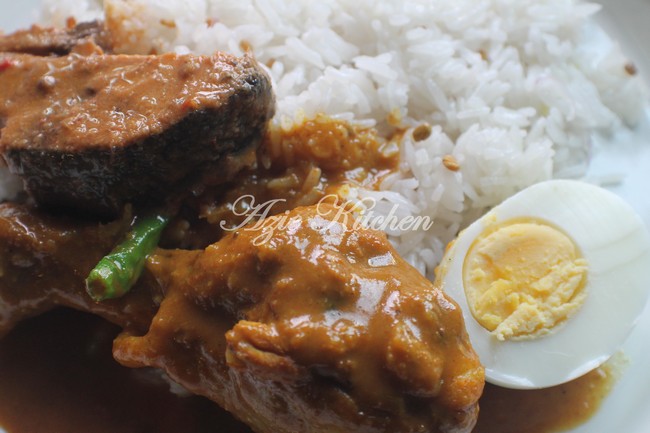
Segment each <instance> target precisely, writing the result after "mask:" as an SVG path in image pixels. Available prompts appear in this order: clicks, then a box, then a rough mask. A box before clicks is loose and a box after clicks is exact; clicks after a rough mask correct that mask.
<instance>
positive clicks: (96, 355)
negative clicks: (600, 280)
mask: <svg viewBox="0 0 650 433" xmlns="http://www.w3.org/2000/svg"><path fill="white" fill-rule="evenodd" d="M118 331H119V329H118V328H117V327H115V326H113V325H110V324H108V323H107V322H105V321H103V320H102V319H100V318H98V317H94V316H91V315H88V314H84V313H78V312H74V311H69V310H56V311H53V312H50V313H46V314H45V315H43V316H40V317H38V318H35V319H31V320H28V321H25V322H23V323H22V324H21V325H19V326H18V327H17V328H16V329H15V330H14V331H13V332H12V333H10V334H9V335H8V336H6V337H5V338H4V339H3V340H1V341H0V426H2V427H3V428H4V429H5V430H6V431H7V433H38V432H47V433H69V432H85V433H114V432H116V431H119V432H121V433H145V432H156V433H178V432H183V433H204V432H205V433H208V432H210V433H214V432H216V433H251V431H250V430H249V429H248V428H247V427H246V426H244V425H243V424H241V423H239V422H237V421H236V420H235V419H234V418H233V417H232V416H231V415H229V414H228V413H226V412H224V411H222V410H220V409H219V408H218V407H216V405H214V404H213V403H211V402H210V401H208V400H206V399H203V398H200V397H178V396H175V395H173V394H171V393H169V391H168V389H169V386H168V385H167V384H166V383H165V382H163V381H162V380H161V379H160V378H159V376H157V375H156V374H155V373H154V372H153V371H151V370H132V369H128V368H124V367H122V366H120V365H118V364H117V363H116V362H115V361H113V359H112V357H111V346H112V341H113V338H114V337H115V336H116V335H117V333H118ZM615 370H616V369H615V368H614V367H611V366H608V365H606V366H605V367H603V368H600V369H598V370H595V371H594V372H591V373H589V374H587V375H586V376H584V377H582V378H580V379H578V380H576V381H573V382H570V383H568V384H565V385H562V386H559V387H555V388H550V389H548V390H543V391H532V392H531V391H513V390H506V389H503V388H498V387H495V386H491V385H488V386H487V387H486V389H485V393H484V395H483V397H482V398H481V415H480V416H479V423H478V425H477V427H476V429H475V430H474V433H510V432H513V433H514V432H516V433H548V432H557V431H561V430H562V429H567V428H571V427H573V426H575V425H577V424H580V423H581V422H584V421H585V420H586V419H588V418H589V417H590V416H591V415H592V414H593V413H594V412H596V411H597V410H598V406H599V404H600V402H601V401H602V400H603V398H604V397H605V396H606V395H607V393H608V391H609V390H610V388H611V386H612V384H613V382H614V379H615V377H616V374H615V373H616V371H615Z"/></svg>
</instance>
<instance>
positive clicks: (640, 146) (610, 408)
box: [0, 0, 650, 433]
mask: <svg viewBox="0 0 650 433" xmlns="http://www.w3.org/2000/svg"><path fill="white" fill-rule="evenodd" d="M597 2H598V3H601V4H603V6H604V9H603V12H601V13H600V14H599V17H598V18H599V20H600V21H601V23H602V25H603V26H604V27H605V29H606V30H607V31H608V32H609V33H610V34H612V35H613V36H614V37H615V38H616V39H618V40H619V41H620V43H621V45H622V46H623V48H624V51H625V52H626V53H627V54H628V56H629V57H630V58H631V59H632V60H633V61H634V62H635V64H636V65H637V67H638V68H639V69H640V71H641V72H642V73H643V74H644V76H645V77H646V81H648V82H649V83H650V22H649V18H650V0H599V1H597ZM39 3H40V0H0V11H2V13H0V29H3V30H4V31H11V30H14V29H17V28H21V27H25V26H28V25H29V24H30V23H32V22H33V21H34V18H35V13H34V10H35V8H36V6H37V5H38V4H39ZM646 114H647V116H646V118H645V121H644V122H643V124H642V125H640V127H639V128H638V130H636V131H634V133H628V134H622V135H621V136H619V137H616V140H615V141H616V143H607V144H606V145H605V146H603V147H604V148H603V149H601V152H599V153H597V154H596V158H595V159H594V161H593V162H592V167H591V170H590V174H591V175H594V176H600V175H606V176H609V175H618V174H624V175H625V177H624V179H623V181H622V183H621V184H619V185H616V186H613V187H612V188H611V189H612V190H613V191H615V192H616V193H618V194H619V195H621V196H622V197H623V198H624V199H626V200H627V201H628V202H629V203H630V204H631V205H632V206H633V207H634V208H635V209H636V210H637V211H638V212H639V214H640V215H641V216H642V217H643V219H644V220H645V222H646V224H647V225H648V227H650V191H649V187H650V110H649V111H648V112H647V113H646ZM648 272H650V270H648ZM623 353H624V354H625V356H626V357H627V358H628V360H629V363H628V366H627V368H626V369H625V371H624V374H623V377H622V378H621V379H620V380H619V381H618V382H617V384H616V386H615V387H614V389H613V391H612V392H611V394H610V395H609V396H608V397H607V399H606V400H605V402H604V403H603V406H602V407H601V409H600V410H599V411H598V413H596V415H595V416H594V417H593V418H591V419H590V420H589V421H588V422H587V423H585V424H583V425H581V426H580V427H578V428H576V429H573V430H571V431H569V432H567V433H612V432H620V433H648V432H650V304H649V305H648V306H646V309H645V312H644V314H643V316H642V317H641V320H640V321H639V323H638V326H637V327H636V329H635V330H634V332H633V333H632V335H631V336H630V338H629V339H628V340H627V341H626V343H625V345H624V346H623ZM0 433H3V431H2V429H1V428H0Z"/></svg>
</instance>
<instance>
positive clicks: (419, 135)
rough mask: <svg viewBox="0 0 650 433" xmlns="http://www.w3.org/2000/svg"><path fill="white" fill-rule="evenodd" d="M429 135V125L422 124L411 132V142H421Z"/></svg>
mask: <svg viewBox="0 0 650 433" xmlns="http://www.w3.org/2000/svg"><path fill="white" fill-rule="evenodd" d="M430 135H431V125H429V124H428V123H422V124H420V125H419V126H417V127H416V128H415V129H414V130H413V140H415V141H423V140H426V139H427V138H429V136H430Z"/></svg>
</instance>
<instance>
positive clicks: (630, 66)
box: [625, 63, 638, 75]
mask: <svg viewBox="0 0 650 433" xmlns="http://www.w3.org/2000/svg"><path fill="white" fill-rule="evenodd" d="M625 72H627V73H628V75H636V74H637V72H638V71H637V69H636V66H635V65H634V63H626V64H625Z"/></svg>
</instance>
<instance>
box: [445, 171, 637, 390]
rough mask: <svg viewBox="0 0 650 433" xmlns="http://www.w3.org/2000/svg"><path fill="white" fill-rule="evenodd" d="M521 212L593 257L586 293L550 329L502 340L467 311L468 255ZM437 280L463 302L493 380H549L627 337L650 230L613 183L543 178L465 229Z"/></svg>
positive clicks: (580, 368)
mask: <svg viewBox="0 0 650 433" xmlns="http://www.w3.org/2000/svg"><path fill="white" fill-rule="evenodd" d="M520 218H533V219H536V220H543V221H546V222H548V223H550V224H552V225H554V226H556V227H558V228H560V229H561V230H562V231H563V232H564V233H565V234H568V235H569V237H570V238H572V239H573V241H574V242H575V244H576V245H577V246H578V248H579V249H580V250H581V252H582V255H583V257H584V258H585V259H586V260H587V262H588V267H589V270H588V274H587V282H586V286H585V290H586V292H587V297H586V300H585V302H584V304H583V305H582V307H581V308H580V309H579V310H578V311H577V312H576V313H575V314H574V315H573V316H571V317H570V318H569V319H568V320H566V321H565V323H563V324H561V325H559V326H558V327H557V328H556V329H554V330H553V332H551V333H550V334H548V335H544V336H541V337H539V338H536V339H532V340H518V341H513V340H506V341H498V340H497V339H496V337H495V336H494V335H492V334H491V333H490V332H489V331H488V330H486V329H485V328H483V327H482V326H481V325H480V324H479V323H478V322H477V321H476V320H475V319H474V317H473V316H472V314H471V312H470V308H469V306H468V303H467V300H466V298H465V290H464V287H463V278H462V275H463V262H464V259H465V256H466V254H467V252H468V250H469V249H470V247H471V245H472V243H473V242H474V240H475V239H476V237H477V236H479V235H480V234H481V233H483V232H484V230H486V228H487V227H488V226H491V225H493V224H500V223H503V222H505V221H509V220H512V219H520ZM439 281H441V283H442V287H443V289H444V290H445V291H446V292H447V293H448V294H449V295H450V296H451V297H452V298H453V299H454V300H455V301H456V302H457V303H458V304H459V305H460V307H461V308H462V310H463V314H464V317H465V322H466V327H467V331H468V333H469V337H470V340H471V343H472V346H473V347H474V349H475V350H476V352H477V353H478V355H479V357H480V359H481V362H482V363H483V365H484V366H485V369H486V378H487V380H488V381H489V382H491V383H494V384H496V385H500V386H505V387H509V388H518V389H533V388H544V387H549V386H553V385H557V384H561V383H564V382H567V381H570V380H572V379H574V378H577V377H579V376H581V375H583V374H585V373H587V372H588V371H590V370H592V369H594V368H596V367H598V366H599V365H601V364H602V363H603V362H605V361H606V360H607V359H608V358H609V357H610V356H611V355H612V354H614V353H615V352H616V351H617V350H618V348H619V347H620V346H621V344H622V343H623V342H624V341H625V339H626V337H627V335H628V334H629V333H630V331H631V330H632V328H633V326H634V324H635V322H636V321H637V319H638V318H639V316H640V314H641V313H642V311H643V309H644V306H645V304H646V301H647V298H648V293H649V292H650V235H649V234H648V230H647V229H646V227H645V224H644V223H643V221H642V220H641V218H640V217H639V216H638V215H637V214H636V213H635V212H634V211H633V210H632V208H631V207H630V206H629V204H627V203H626V202H624V201H623V200H622V199H621V198H620V197H618V196H616V195H615V194H613V193H611V192H609V191H606V190H604V189H602V188H599V187H596V186H593V185H590V184H587V183H583V182H579V181H569V180H553V181H547V182H542V183H538V184H536V185H533V186H531V187H529V188H527V189H525V190H523V191H521V192H519V193H517V194H515V195H514V196H512V197H510V198H509V199H507V200H506V201H504V202H503V203H501V204H500V205H498V206H496V207H495V208H493V209H492V210H491V211H490V212H488V213H487V214H486V215H485V216H483V217H482V218H481V219H479V220H478V221H476V222H474V223H473V224H472V225H471V226H469V227H468V228H467V229H465V230H463V231H462V232H461V233H460V234H459V236H458V238H457V239H456V241H455V242H454V243H453V245H451V246H450V248H449V249H448V251H447V253H446V255H445V257H444V258H443V261H442V263H441V266H440V271H439Z"/></svg>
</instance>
